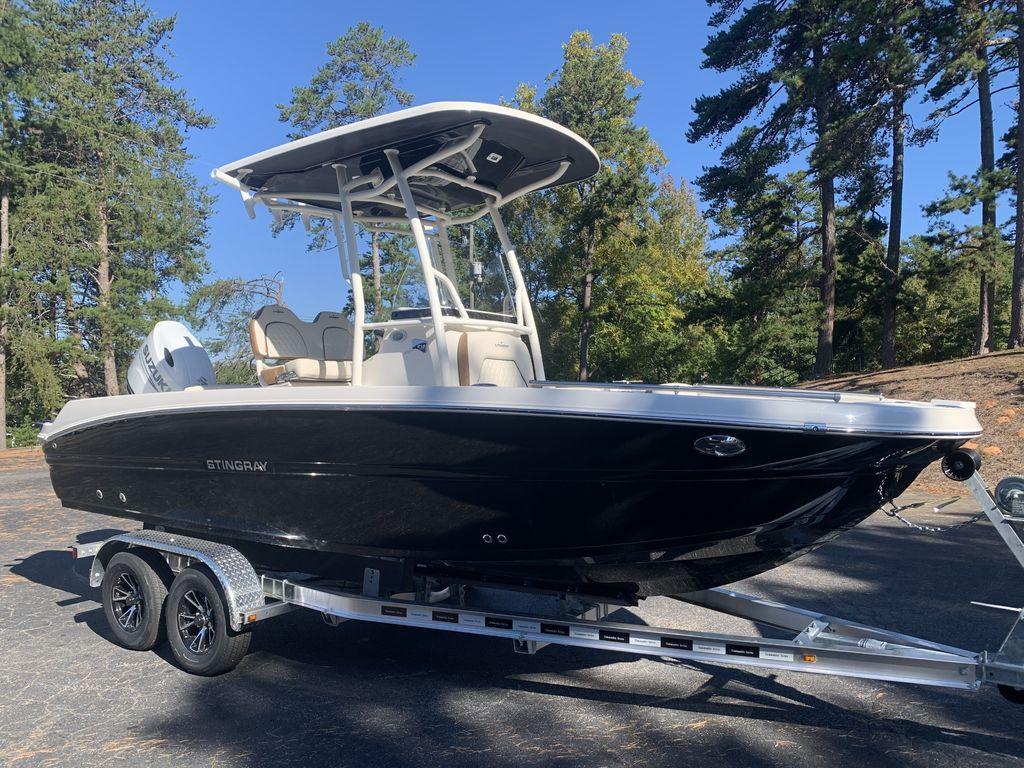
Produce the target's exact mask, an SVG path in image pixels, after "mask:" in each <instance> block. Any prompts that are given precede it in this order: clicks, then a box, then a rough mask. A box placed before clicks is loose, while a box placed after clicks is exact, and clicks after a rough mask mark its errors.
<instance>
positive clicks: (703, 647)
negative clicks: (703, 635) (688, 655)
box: [693, 643, 725, 656]
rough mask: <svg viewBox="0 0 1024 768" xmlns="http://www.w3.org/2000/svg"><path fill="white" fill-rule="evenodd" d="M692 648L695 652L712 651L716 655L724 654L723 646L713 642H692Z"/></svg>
mask: <svg viewBox="0 0 1024 768" xmlns="http://www.w3.org/2000/svg"><path fill="white" fill-rule="evenodd" d="M693 650H695V651H696V652H697V653H713V654H715V655H717V656H725V646H724V645H715V644H713V643H694V644H693Z"/></svg>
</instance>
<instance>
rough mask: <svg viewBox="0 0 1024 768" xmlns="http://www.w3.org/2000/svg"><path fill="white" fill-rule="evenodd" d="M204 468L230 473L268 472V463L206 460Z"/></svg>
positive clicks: (247, 460) (245, 460) (242, 460)
mask: <svg viewBox="0 0 1024 768" xmlns="http://www.w3.org/2000/svg"><path fill="white" fill-rule="evenodd" d="M206 468H207V469H212V470H218V469H219V470H229V471H231V472H269V471H270V462H269V461H256V460H252V461H250V460H249V459H207V460H206Z"/></svg>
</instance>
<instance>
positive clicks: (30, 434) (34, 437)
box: [7, 423, 39, 448]
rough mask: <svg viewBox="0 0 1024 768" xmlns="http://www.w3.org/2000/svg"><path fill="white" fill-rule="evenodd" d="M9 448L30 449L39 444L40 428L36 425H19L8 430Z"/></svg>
mask: <svg viewBox="0 0 1024 768" xmlns="http://www.w3.org/2000/svg"><path fill="white" fill-rule="evenodd" d="M7 432H8V437H7V447H8V448H28V447H30V446H33V445H38V444H39V439H38V438H39V427H37V426H35V425H34V424H31V423H27V424H17V425H12V426H10V427H8V429H7Z"/></svg>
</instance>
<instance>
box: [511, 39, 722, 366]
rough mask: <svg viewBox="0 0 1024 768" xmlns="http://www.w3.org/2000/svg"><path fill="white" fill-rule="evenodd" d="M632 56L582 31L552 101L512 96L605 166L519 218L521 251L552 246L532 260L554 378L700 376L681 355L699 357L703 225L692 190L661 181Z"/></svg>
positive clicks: (551, 81) (528, 94)
mask: <svg viewBox="0 0 1024 768" xmlns="http://www.w3.org/2000/svg"><path fill="white" fill-rule="evenodd" d="M627 51H628V43H627V41H626V38H625V37H623V36H622V35H613V36H612V37H611V39H610V40H609V42H608V43H604V44H598V45H595V44H594V41H593V38H592V37H591V36H590V34H589V33H587V32H575V33H573V35H572V36H571V37H570V38H569V41H568V42H567V43H566V44H565V46H564V49H563V61H562V66H561V68H560V69H559V70H558V71H556V72H554V73H552V74H551V75H550V76H549V77H548V82H547V88H546V90H545V91H544V92H543V94H541V95H539V96H538V92H537V90H536V89H535V88H533V87H531V86H525V85H524V86H520V87H519V89H518V90H517V92H516V97H515V99H514V104H515V106H517V107H519V108H520V109H525V110H528V111H531V112H536V113H539V114H541V115H543V116H545V117H547V118H549V119H551V120H554V121H555V122H558V123H561V124H562V125H565V126H567V127H568V128H570V129H572V130H573V131H575V132H576V133H578V134H579V135H580V136H582V137H583V138H585V139H586V140H587V141H589V142H590V144H591V145H592V146H593V147H594V148H595V150H597V153H598V155H599V156H600V157H601V160H602V164H601V170H600V171H599V172H598V174H597V175H596V176H595V177H594V178H592V179H589V180H587V181H585V182H581V183H579V184H573V185H566V186H564V187H559V188H557V189H555V190H552V191H551V192H548V193H545V194H544V195H540V196H537V197H536V198H535V200H534V201H531V202H528V203H524V204H523V205H522V206H520V207H519V209H518V210H517V211H516V213H522V214H525V218H526V220H527V221H528V222H529V223H530V226H531V227H532V231H527V232H526V233H525V234H527V237H526V238H525V241H526V243H527V245H526V247H525V248H524V250H523V254H527V253H528V252H531V251H533V247H532V246H533V245H534V244H535V243H536V242H537V241H538V240H540V241H542V242H544V244H545V245H547V246H549V248H548V250H547V252H546V254H544V255H542V254H540V253H536V256H535V259H533V260H531V259H524V261H526V262H527V265H528V279H529V281H530V283H531V284H532V285H534V286H538V285H543V286H544V289H543V290H537V289H536V288H535V289H534V290H536V294H537V295H536V299H537V302H538V305H539V306H538V309H539V312H538V314H539V316H540V318H541V322H542V324H543V327H544V329H545V331H546V333H545V335H546V337H547V340H546V344H545V352H547V354H548V357H547V358H546V360H547V362H546V367H547V369H548V371H547V373H548V376H549V378H576V377H577V376H579V377H580V378H584V379H585V378H588V377H590V376H595V377H599V378H609V379H621V378H638V379H651V380H656V381H657V380H665V379H666V378H679V377H681V376H683V375H684V374H685V373H687V372H689V371H691V370H692V369H694V368H695V367H697V368H699V367H700V366H699V365H697V366H694V364H693V361H691V360H687V359H681V356H680V350H681V349H684V348H686V349H694V351H695V352H696V350H697V349H699V348H700V345H692V344H688V343H687V337H688V335H689V333H690V330H689V329H688V327H687V326H686V324H685V322H684V318H685V312H686V302H687V300H688V299H689V298H692V297H693V296H694V295H696V294H697V293H698V292H699V290H700V287H702V286H703V284H704V282H705V280H706V271H705V270H702V269H700V268H699V267H697V266H695V265H697V264H699V263H700V258H701V254H702V252H703V249H704V228H703V222H702V221H701V219H700V216H699V214H698V213H697V209H696V203H695V201H694V200H693V197H692V195H691V194H690V192H689V191H688V190H687V189H686V188H685V187H675V186H673V185H672V184H671V183H670V182H666V183H665V184H664V185H662V186H661V187H660V188H659V187H658V185H656V184H655V182H654V181H653V179H654V178H655V177H656V175H657V174H658V172H659V171H660V168H661V167H662V165H663V164H664V156H663V155H662V153H661V150H660V149H659V148H658V147H657V145H656V144H655V143H654V142H653V141H651V139H650V137H649V135H648V133H647V130H646V129H645V128H643V127H642V126H639V125H637V124H636V122H635V120H634V117H635V114H636V105H637V102H638V100H639V93H638V89H639V87H640V80H639V79H638V78H637V77H636V76H635V75H634V74H633V73H632V72H631V71H630V70H629V69H628V68H627V67H626V64H625V57H626V53H627ZM530 206H532V210H531V209H530V208H529V207H530ZM524 208H526V209H527V210H523V209H524ZM541 222H543V223H541ZM688 356H689V355H688V354H687V355H686V356H685V357H688ZM694 359H699V356H697V355H695V358H694Z"/></svg>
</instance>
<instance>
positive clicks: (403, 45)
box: [277, 21, 416, 319]
mask: <svg viewBox="0 0 1024 768" xmlns="http://www.w3.org/2000/svg"><path fill="white" fill-rule="evenodd" d="M327 56H328V59H327V62H326V63H324V64H323V65H322V66H321V67H320V68H319V69H318V70H317V71H316V72H315V73H314V74H313V77H312V79H311V80H310V82H309V85H304V86H296V87H295V88H294V89H293V90H292V98H291V101H290V102H289V103H287V104H278V105H277V109H278V113H279V115H278V116H279V119H280V120H281V122H286V123H289V124H291V125H292V126H293V127H294V128H295V129H296V131H297V132H294V133H292V134H290V138H293V139H294V138H300V137H301V136H305V135H309V134H311V133H316V132H318V131H326V130H329V129H331V128H337V127H338V126H341V125H347V124H349V123H353V122H356V121H358V120H367V119H369V118H371V117H376V116H377V115H379V114H381V113H383V112H387V111H390V110H393V109H396V108H398V107H406V106H409V105H410V104H411V103H412V99H413V96H412V94H411V93H410V92H409V91H406V90H404V89H402V88H401V87H400V83H401V78H402V72H403V70H405V69H406V68H408V67H410V66H412V64H413V62H414V61H415V60H416V55H415V54H414V53H413V52H412V48H411V47H410V46H409V43H408V42H406V41H405V40H403V39H402V38H400V37H394V36H388V35H386V33H385V31H384V28H383V27H375V26H373V25H372V24H370V23H368V22H365V21H361V22H359V23H358V24H356V25H354V26H352V27H350V28H349V29H348V30H346V32H345V33H344V34H343V35H341V36H340V37H338V38H337V39H336V40H334V41H333V42H330V43H328V44H327ZM329 232H330V228H329V227H327V226H326V225H324V224H322V223H320V224H314V225H313V226H312V238H311V246H310V247H311V248H315V249H318V250H320V249H324V248H327V247H329V245H328V239H329ZM382 254H383V256H384V257H385V258H387V257H388V256H391V257H392V258H393V259H395V261H396V265H404V263H407V262H408V254H409V248H408V244H407V243H406V242H405V240H404V238H396V237H389V236H387V235H386V234H383V233H377V232H372V233H371V234H370V268H371V270H372V273H373V293H372V296H371V297H369V301H368V302H367V303H368V304H369V307H368V308H369V309H370V311H371V312H372V313H373V315H374V316H375V319H381V318H380V313H381V312H382V311H383V305H384V304H385V301H384V299H385V295H386V294H392V293H394V292H395V290H397V286H391V285H389V286H387V287H385V286H384V283H383V278H382V274H383V273H382V266H381V256H382ZM384 268H385V269H387V268H388V265H387V264H385V267H384ZM388 271H394V270H391V269H388ZM404 272H405V270H404V269H399V270H398V274H399V275H401V274H404Z"/></svg>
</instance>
